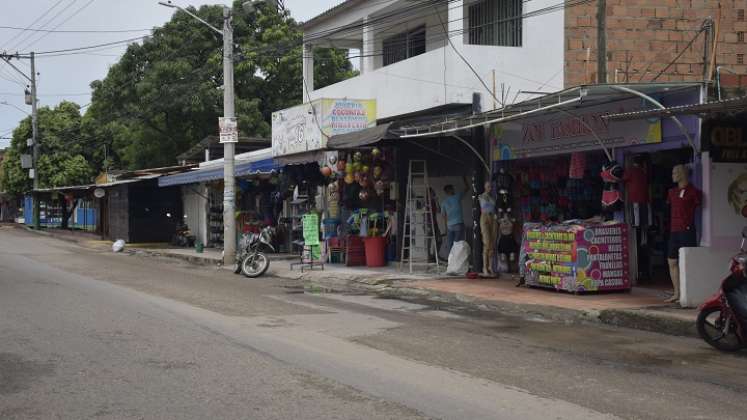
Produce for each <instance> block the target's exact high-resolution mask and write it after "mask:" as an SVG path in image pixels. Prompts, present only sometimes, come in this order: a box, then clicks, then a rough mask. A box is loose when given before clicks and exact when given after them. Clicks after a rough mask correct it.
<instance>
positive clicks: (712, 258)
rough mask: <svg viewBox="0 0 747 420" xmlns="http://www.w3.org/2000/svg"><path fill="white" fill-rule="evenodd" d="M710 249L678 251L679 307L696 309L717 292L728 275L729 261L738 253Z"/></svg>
mask: <svg viewBox="0 0 747 420" xmlns="http://www.w3.org/2000/svg"><path fill="white" fill-rule="evenodd" d="M738 248H739V244H736V245H735V247H734V249H733V250H731V251H727V250H719V249H714V248H711V247H697V248H681V249H680V284H681V290H680V305H682V306H685V307H697V306H698V305H700V304H701V303H703V302H704V301H705V300H706V299H707V298H709V297H710V296H711V295H713V294H714V293H716V291H718V289H719V287H720V286H721V281H723V280H724V278H725V277H726V276H727V274H729V261H730V260H731V257H732V256H734V254H736V253H737V251H739V249H738Z"/></svg>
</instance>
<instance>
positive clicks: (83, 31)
mask: <svg viewBox="0 0 747 420" xmlns="http://www.w3.org/2000/svg"><path fill="white" fill-rule="evenodd" d="M0 29H9V30H20V31H29V32H44V33H53V34H119V33H128V32H150V31H152V30H153V28H151V29H70V30H64V29H63V30H52V29H29V28H21V27H18V26H2V25H0Z"/></svg>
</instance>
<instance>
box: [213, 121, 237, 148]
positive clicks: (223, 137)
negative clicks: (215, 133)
mask: <svg viewBox="0 0 747 420" xmlns="http://www.w3.org/2000/svg"><path fill="white" fill-rule="evenodd" d="M218 126H219V128H220V142H221V143H238V142H239V123H238V121H237V120H236V117H220V118H218Z"/></svg>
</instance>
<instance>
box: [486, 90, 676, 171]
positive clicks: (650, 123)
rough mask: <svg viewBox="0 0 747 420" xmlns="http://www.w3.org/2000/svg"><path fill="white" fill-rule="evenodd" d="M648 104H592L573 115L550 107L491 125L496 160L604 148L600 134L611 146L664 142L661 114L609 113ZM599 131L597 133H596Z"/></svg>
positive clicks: (644, 107) (634, 108)
mask: <svg viewBox="0 0 747 420" xmlns="http://www.w3.org/2000/svg"><path fill="white" fill-rule="evenodd" d="M646 107H647V105H646V103H645V102H643V101H642V100H640V99H627V100H623V101H618V102H612V103H606V104H601V105H596V106H588V107H585V108H579V109H574V110H573V115H568V114H566V113H563V112H552V111H548V112H547V113H546V114H543V115H537V116H533V117H527V118H522V119H520V120H516V121H509V122H504V123H499V124H494V125H493V126H491V130H490V133H489V135H490V137H491V142H492V146H493V160H494V161H499V160H510V159H523V158H529V157H537V156H549V155H556V154H561V153H571V152H581V151H589V150H602V146H601V145H600V144H599V140H598V139H597V137H599V138H600V139H601V140H602V142H603V143H604V145H605V147H607V148H608V149H612V148H617V147H624V146H633V145H638V144H649V143H660V142H661V141H662V123H661V119H660V118H658V117H657V118H650V119H643V120H631V121H610V120H608V119H607V118H604V117H605V116H606V115H609V114H617V113H623V112H631V111H638V110H641V109H646ZM595 134H596V135H595Z"/></svg>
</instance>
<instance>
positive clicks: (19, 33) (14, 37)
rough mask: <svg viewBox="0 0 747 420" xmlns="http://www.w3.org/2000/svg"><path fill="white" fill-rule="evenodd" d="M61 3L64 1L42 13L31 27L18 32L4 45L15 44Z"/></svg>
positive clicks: (59, 0)
mask: <svg viewBox="0 0 747 420" xmlns="http://www.w3.org/2000/svg"><path fill="white" fill-rule="evenodd" d="M60 3H62V0H58V1H57V3H55V4H53V5H52V7H50V8H49V9H47V10H46V11H45V12H44V13H42V14H41V16H39V17H37V18H36V19H34V21H33V22H31V24H29V26H27V27H26V28H25V29H24V30H22V31H21V32H18V33H17V34H15V35H13V37H12V38H10V39H9V40H7V41H5V42H4V43H3V45H8V44H10V43H11V42H13V41H14V40H16V39H18V37H19V36H21V35H22V34H23V33H24V32H26V31H28V30H29V29H30V28H31V27H32V26H34V25H35V24H36V22H38V21H40V20H42V19H44V17H45V16H47V15H48V14H49V12H51V11H52V10H53V9H54V8H55V7H57V5H59V4H60Z"/></svg>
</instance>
